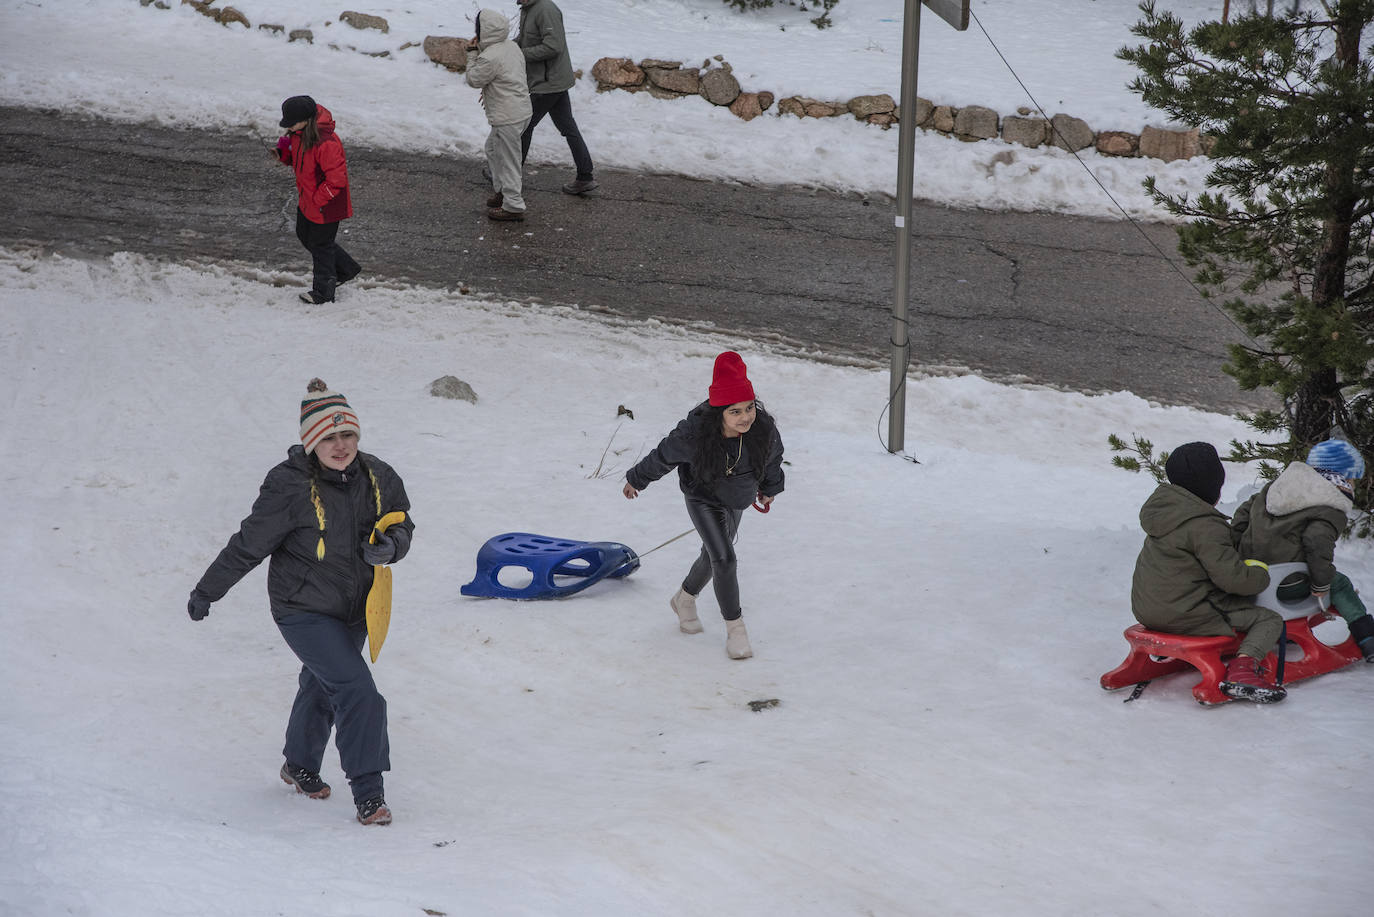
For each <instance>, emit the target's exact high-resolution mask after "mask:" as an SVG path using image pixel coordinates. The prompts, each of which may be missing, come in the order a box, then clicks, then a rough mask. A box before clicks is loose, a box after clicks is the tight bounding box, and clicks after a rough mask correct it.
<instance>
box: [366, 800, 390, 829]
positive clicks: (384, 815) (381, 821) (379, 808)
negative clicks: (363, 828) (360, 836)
mask: <svg viewBox="0 0 1374 917" xmlns="http://www.w3.org/2000/svg"><path fill="white" fill-rule="evenodd" d="M358 823H359V824H363V825H389V824H391V810H390V809H388V808H387V806H386V800H385V799H383V798H382V797H380V796H373V797H371V798H370V799H364V800H363V801H362V802H360V803H358Z"/></svg>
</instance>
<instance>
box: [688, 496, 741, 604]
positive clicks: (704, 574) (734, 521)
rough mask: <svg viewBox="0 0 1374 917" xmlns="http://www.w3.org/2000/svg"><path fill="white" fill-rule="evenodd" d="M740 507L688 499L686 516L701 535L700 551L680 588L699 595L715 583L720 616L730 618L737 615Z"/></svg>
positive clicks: (690, 593)
mask: <svg viewBox="0 0 1374 917" xmlns="http://www.w3.org/2000/svg"><path fill="white" fill-rule="evenodd" d="M741 513H743V510H738V509H730V508H729V507H726V506H721V505H720V504H719V503H707V502H705V501H704V500H697V499H695V498H693V497H688V498H687V517H688V518H689V519H691V520H692V526H693V528H695V529H696V530H697V534H698V535H700V536H701V553H700V554H698V555H697V559H696V561H695V562H694V563H693V564H692V569H691V570H689V571H687V578H686V579H684V580H683V581H682V590H683V591H684V592H686V593H687V594H689V595H700V594H701V590H703V589H705V588H706V584H707V583H708V582H712V583H714V584H715V590H716V604H717V605H719V606H720V616H721V617H722V618H724V619H725V620H727V621H733V620H735V619H736V618H738V617H739V616H740V607H739V579H738V578H737V577H736V576H735V533H736V532H738V531H739V519H740V515H741Z"/></svg>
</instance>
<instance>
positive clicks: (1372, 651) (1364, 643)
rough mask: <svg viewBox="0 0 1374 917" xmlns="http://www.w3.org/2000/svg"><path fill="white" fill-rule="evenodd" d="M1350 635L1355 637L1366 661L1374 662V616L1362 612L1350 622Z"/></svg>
mask: <svg viewBox="0 0 1374 917" xmlns="http://www.w3.org/2000/svg"><path fill="white" fill-rule="evenodd" d="M1350 636H1352V637H1354V638H1355V643H1356V645H1358V646H1359V648H1360V652H1362V653H1364V661H1365V662H1374V617H1371V616H1370V615H1368V614H1362V615H1360V616H1359V617H1358V618H1356V619H1355V620H1353V621H1351V622H1350Z"/></svg>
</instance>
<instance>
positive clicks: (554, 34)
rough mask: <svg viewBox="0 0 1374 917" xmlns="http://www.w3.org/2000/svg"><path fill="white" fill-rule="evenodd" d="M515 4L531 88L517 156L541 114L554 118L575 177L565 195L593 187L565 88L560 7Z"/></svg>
mask: <svg viewBox="0 0 1374 917" xmlns="http://www.w3.org/2000/svg"><path fill="white" fill-rule="evenodd" d="M516 2H517V3H519V4H520V29H519V33H518V35H517V36H516V44H518V45H520V50H521V51H523V52H524V54H525V76H526V79H527V81H528V83H529V87H530V105H531V106H532V107H533V109H534V110H533V112H532V114H531V115H530V123H529V124H528V125H527V126H526V127H525V132H524V134H523V135H522V136H521V137H520V161H521V162H522V163H523V162H524V161H525V158H526V157H527V156H529V154H530V141H531V140H532V139H534V129H535V127H536V126H538V124H539V122H540V121H542V120H544V116H545V115H549V116H550V117H551V118H552V119H553V126H554V127H556V128H558V133H560V134H562V135H563V139H564V140H566V141H568V150H569V152H571V153H572V158H573V164H574V165H576V166H577V177H576V178H575V179H574V180H573V181H570V182H568V183H567V184H565V185H564V186H563V191H564V193H565V194H586V193H587V192H588V191H593V190H595V189H596V187H597V181H596V178H595V177H594V176H593V175H592V169H593V168H594V167H593V165H592V154H591V153H589V152H588V151H587V143H586V141H585V140H583V139H582V132H581V131H580V130H578V128H577V121H576V120H574V119H573V113H572V101H571V100H570V99H569V98H568V90H569V89H572V88H573V83H574V78H573V66H572V56H571V55H570V54H569V53H568V35H567V32H566V31H564V29H563V11H562V10H560V9H559V8H558V5H557V4H555V3H554V2H553V0H516Z"/></svg>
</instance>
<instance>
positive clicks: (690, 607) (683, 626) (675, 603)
mask: <svg viewBox="0 0 1374 917" xmlns="http://www.w3.org/2000/svg"><path fill="white" fill-rule="evenodd" d="M668 604H669V605H670V606H671V607H672V609H673V611H675V612H677V629H678V630H680V631H682V632H683V633H684V634H699V633H701V619H700V618H698V617H697V597H696V596H694V595H692V594H691V593H688V592H686V591H685V590H683V589H679V590H678V591H677V593H676V594H675V595H674V596H673V597H672V598H671V599H669V600H668Z"/></svg>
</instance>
